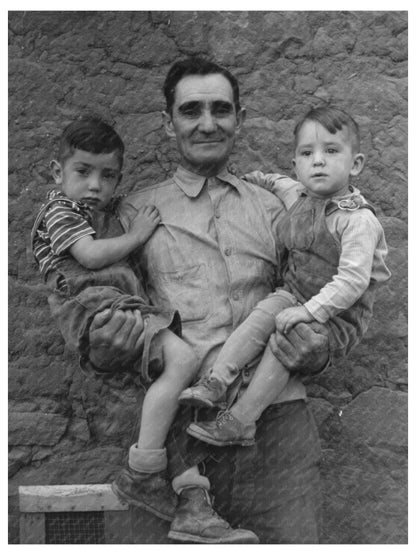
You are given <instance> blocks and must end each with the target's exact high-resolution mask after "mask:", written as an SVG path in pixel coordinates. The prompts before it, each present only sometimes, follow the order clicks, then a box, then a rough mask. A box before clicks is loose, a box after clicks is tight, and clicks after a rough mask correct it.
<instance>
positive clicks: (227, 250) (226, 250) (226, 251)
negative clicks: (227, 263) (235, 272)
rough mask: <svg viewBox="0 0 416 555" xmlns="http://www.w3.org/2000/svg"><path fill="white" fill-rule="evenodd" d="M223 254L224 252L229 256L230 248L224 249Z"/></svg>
mask: <svg viewBox="0 0 416 555" xmlns="http://www.w3.org/2000/svg"><path fill="white" fill-rule="evenodd" d="M224 254H225V256H230V254H231V249H229V248H227V249H225V251H224Z"/></svg>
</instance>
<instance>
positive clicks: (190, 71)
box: [163, 56, 241, 115]
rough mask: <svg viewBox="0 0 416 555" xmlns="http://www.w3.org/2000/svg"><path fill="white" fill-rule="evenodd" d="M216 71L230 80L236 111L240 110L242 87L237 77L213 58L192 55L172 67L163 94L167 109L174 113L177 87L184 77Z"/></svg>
mask: <svg viewBox="0 0 416 555" xmlns="http://www.w3.org/2000/svg"><path fill="white" fill-rule="evenodd" d="M215 73H219V74H220V75H223V76H224V77H225V78H226V79H228V81H229V82H230V85H231V88H232V90H233V100H234V106H235V109H236V112H239V111H240V109H241V106H240V89H239V86H238V81H237V79H236V77H234V75H233V74H232V73H231V72H229V71H228V69H225V68H224V67H221V66H220V65H218V64H217V63H215V62H212V61H211V60H207V59H206V58H201V57H199V56H192V57H190V58H186V59H184V60H180V61H178V62H175V63H174V64H173V66H172V67H171V68H170V70H169V72H168V74H167V76H166V79H165V82H164V85H163V94H164V95H165V99H166V111H167V112H168V113H169V114H171V115H172V107H173V103H174V102H175V88H176V85H177V84H178V83H179V81H180V80H181V79H182V78H183V77H187V76H188V75H201V76H204V75H211V74H215Z"/></svg>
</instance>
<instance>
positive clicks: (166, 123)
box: [162, 111, 176, 139]
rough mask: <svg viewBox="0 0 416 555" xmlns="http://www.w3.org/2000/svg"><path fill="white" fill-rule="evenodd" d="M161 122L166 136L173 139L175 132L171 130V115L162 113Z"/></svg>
mask: <svg viewBox="0 0 416 555" xmlns="http://www.w3.org/2000/svg"><path fill="white" fill-rule="evenodd" d="M162 121H163V126H164V128H165V131H166V135H167V136H168V137H170V138H172V139H174V138H175V137H176V133H175V130H174V128H173V121H172V116H171V114H169V112H165V111H163V112H162Z"/></svg>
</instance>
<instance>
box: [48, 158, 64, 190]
mask: <svg viewBox="0 0 416 555" xmlns="http://www.w3.org/2000/svg"><path fill="white" fill-rule="evenodd" d="M49 169H50V170H51V174H52V177H53V179H54V181H55V183H56V185H61V184H62V166H61V164H60V163H59V162H58V161H57V160H52V161H51V162H50V164H49Z"/></svg>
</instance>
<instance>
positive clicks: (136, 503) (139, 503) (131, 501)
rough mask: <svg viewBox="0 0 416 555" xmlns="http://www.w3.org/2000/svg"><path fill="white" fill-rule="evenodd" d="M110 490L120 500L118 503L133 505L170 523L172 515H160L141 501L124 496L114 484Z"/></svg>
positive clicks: (156, 510)
mask: <svg viewBox="0 0 416 555" xmlns="http://www.w3.org/2000/svg"><path fill="white" fill-rule="evenodd" d="M111 489H112V490H113V492H114V494H115V495H116V496H117V497H118V498H119V499H120V501H124V502H125V503H127V504H128V505H134V506H135V507H138V508H139V509H143V510H145V511H147V512H148V513H152V514H153V515H155V516H157V517H159V518H161V519H162V520H167V521H168V522H172V520H173V518H174V516H175V515H173V514H172V515H168V514H166V513H161V512H160V511H159V510H158V509H156V508H155V507H152V506H151V505H146V504H145V503H143V502H142V501H137V499H134V497H130V496H129V495H126V494H125V493H124V492H122V491H121V490H120V489H119V488H118V487H117V486H116V485H115V484H114V483H113V484H111Z"/></svg>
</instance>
